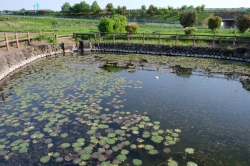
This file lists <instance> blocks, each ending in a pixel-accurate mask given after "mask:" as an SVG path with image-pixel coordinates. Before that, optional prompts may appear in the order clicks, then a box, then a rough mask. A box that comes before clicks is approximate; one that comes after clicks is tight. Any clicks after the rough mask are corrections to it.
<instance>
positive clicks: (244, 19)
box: [236, 14, 250, 33]
mask: <svg viewBox="0 0 250 166" xmlns="http://www.w3.org/2000/svg"><path fill="white" fill-rule="evenodd" d="M236 26H237V28H238V30H239V31H240V33H245V32H246V30H247V29H248V28H250V16H249V15H248V14H245V15H243V16H239V17H237V19H236Z"/></svg>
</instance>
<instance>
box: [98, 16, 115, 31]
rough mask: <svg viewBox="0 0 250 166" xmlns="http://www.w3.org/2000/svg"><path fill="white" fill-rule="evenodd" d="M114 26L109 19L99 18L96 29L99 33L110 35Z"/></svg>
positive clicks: (112, 21)
mask: <svg viewBox="0 0 250 166" xmlns="http://www.w3.org/2000/svg"><path fill="white" fill-rule="evenodd" d="M114 24H115V22H114V20H113V19H111V18H101V20H100V22H99V25H98V29H99V31H100V32H107V33H111V32H113V31H114V29H113V27H114Z"/></svg>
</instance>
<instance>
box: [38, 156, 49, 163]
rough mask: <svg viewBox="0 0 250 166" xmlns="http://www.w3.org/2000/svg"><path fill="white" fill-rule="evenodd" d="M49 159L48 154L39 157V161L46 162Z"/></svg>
mask: <svg viewBox="0 0 250 166" xmlns="http://www.w3.org/2000/svg"><path fill="white" fill-rule="evenodd" d="M49 160H50V157H49V156H44V157H42V158H40V161H41V162H42V163H47V162H49Z"/></svg>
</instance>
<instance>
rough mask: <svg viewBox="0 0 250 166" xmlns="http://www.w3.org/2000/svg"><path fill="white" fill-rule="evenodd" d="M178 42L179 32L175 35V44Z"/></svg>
mask: <svg viewBox="0 0 250 166" xmlns="http://www.w3.org/2000/svg"><path fill="white" fill-rule="evenodd" d="M177 44H178V34H177V33H176V36H175V46H177Z"/></svg>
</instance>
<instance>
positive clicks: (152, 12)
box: [148, 4, 158, 15]
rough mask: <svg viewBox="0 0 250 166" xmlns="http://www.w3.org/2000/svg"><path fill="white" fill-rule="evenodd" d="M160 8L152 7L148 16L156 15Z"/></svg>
mask: <svg viewBox="0 0 250 166" xmlns="http://www.w3.org/2000/svg"><path fill="white" fill-rule="evenodd" d="M157 10H158V8H157V7H156V6H154V5H152V4H151V5H150V6H149V8H148V14H151V15H154V14H156V13H157Z"/></svg>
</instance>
